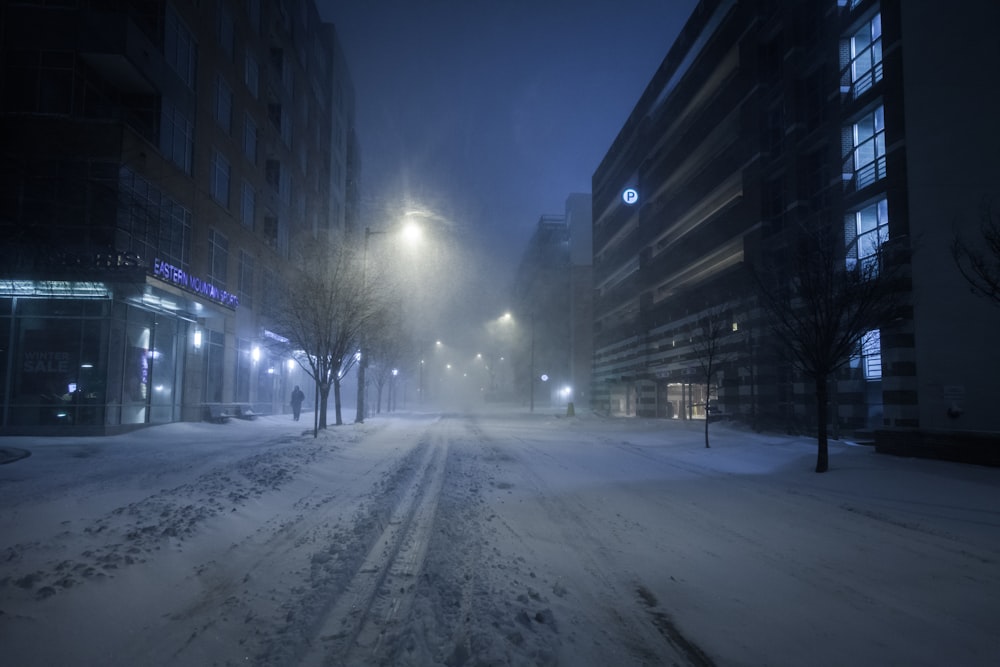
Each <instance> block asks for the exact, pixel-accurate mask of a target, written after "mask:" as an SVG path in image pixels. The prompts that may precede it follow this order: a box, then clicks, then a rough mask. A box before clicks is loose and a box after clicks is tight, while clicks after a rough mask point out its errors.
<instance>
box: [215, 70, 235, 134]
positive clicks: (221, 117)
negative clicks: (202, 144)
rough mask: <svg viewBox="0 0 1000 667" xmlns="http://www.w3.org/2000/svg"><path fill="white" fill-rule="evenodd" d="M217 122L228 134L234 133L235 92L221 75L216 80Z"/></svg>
mask: <svg viewBox="0 0 1000 667" xmlns="http://www.w3.org/2000/svg"><path fill="white" fill-rule="evenodd" d="M215 122H217V123H218V124H219V127H221V128H222V129H223V130H225V131H226V134H229V133H230V132H231V131H232V125H233V90H232V88H230V87H229V84H227V83H226V80H225V79H223V78H222V75H221V74H220V75H218V76H217V77H216V79H215Z"/></svg>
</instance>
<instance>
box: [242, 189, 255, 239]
mask: <svg viewBox="0 0 1000 667" xmlns="http://www.w3.org/2000/svg"><path fill="white" fill-rule="evenodd" d="M256 210H257V193H256V192H254V189H253V186H252V185H250V183H248V182H247V181H243V193H242V196H241V197H240V219H241V220H242V221H243V226H244V227H247V228H249V229H253V219H254V215H255V213H256Z"/></svg>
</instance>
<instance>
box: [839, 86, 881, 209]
mask: <svg viewBox="0 0 1000 667" xmlns="http://www.w3.org/2000/svg"><path fill="white" fill-rule="evenodd" d="M844 134H845V136H844V144H845V145H847V146H849V147H850V155H849V156H848V157H847V160H846V161H845V163H844V167H845V168H844V181H845V182H847V183H852V184H853V185H854V187H855V189H858V190H860V189H861V188H864V187H866V186H869V185H871V184H872V183H874V182H875V181H877V180H880V179H883V178H885V112H884V110H883V107H882V106H881V105H879V106H878V107H877V108H876V109H875V110H874V111H871V112H869V113H866V114H865V115H864V116H862V117H861V118H859V119H858V120H857V122H855V123H854V124H853V125H851V126H850V127H847V128H845V132H844Z"/></svg>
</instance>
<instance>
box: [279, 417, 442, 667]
mask: <svg viewBox="0 0 1000 667" xmlns="http://www.w3.org/2000/svg"><path fill="white" fill-rule="evenodd" d="M447 455H448V443H447V441H446V440H443V439H441V438H440V437H439V436H436V437H435V438H434V440H433V441H432V442H430V443H429V444H428V445H427V446H426V447H425V448H423V453H422V456H421V459H420V461H419V463H418V464H417V472H416V474H415V475H414V476H413V477H412V479H410V480H409V481H408V483H407V485H406V488H405V490H404V491H403V492H402V494H401V497H400V499H399V501H398V503H397V504H396V506H395V508H394V509H393V511H392V514H391V516H390V517H389V519H388V522H387V524H386V525H385V527H384V529H383V530H382V531H381V533H380V534H379V535H378V537H377V539H376V540H375V542H374V544H373V545H372V547H371V549H370V550H369V551H368V554H367V556H366V557H365V559H364V561H363V562H362V563H361V565H360V567H359V568H358V569H357V571H356V572H355V574H354V575H353V577H352V578H351V580H350V582H349V583H348V584H347V587H346V590H345V592H344V593H343V594H342V595H340V596H339V597H338V598H337V599H336V600H335V601H334V602H333V605H332V608H331V609H330V610H329V612H328V613H326V614H325V615H324V617H323V618H322V619H321V620H320V621H319V624H318V627H317V630H316V632H315V634H314V637H313V639H312V645H311V647H310V649H309V651H308V653H307V654H306V655H305V656H304V657H303V659H302V660H301V661H300V663H299V664H301V665H328V664H337V665H339V664H345V665H350V664H371V663H378V662H380V652H381V651H382V650H383V648H384V645H385V640H386V638H387V636H388V635H390V634H392V633H393V632H395V631H396V626H397V621H398V620H399V619H405V618H406V617H408V612H409V608H410V606H411V605H412V603H413V597H414V589H415V582H416V579H417V577H418V575H419V573H420V571H421V568H422V566H423V561H424V557H425V555H426V552H427V544H428V542H429V540H430V535H431V529H432V526H433V523H434V516H435V513H436V509H437V503H438V498H439V497H440V494H441V488H442V485H443V484H444V479H445V461H446V459H447Z"/></svg>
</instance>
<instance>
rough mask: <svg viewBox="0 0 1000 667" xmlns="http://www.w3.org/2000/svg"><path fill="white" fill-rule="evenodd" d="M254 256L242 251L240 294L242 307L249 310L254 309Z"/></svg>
mask: <svg viewBox="0 0 1000 667" xmlns="http://www.w3.org/2000/svg"><path fill="white" fill-rule="evenodd" d="M253 265H254V260H253V255H251V254H249V253H248V252H246V251H245V250H240V284H239V290H238V294H237V295H236V296H238V297H239V299H240V305H241V306H245V307H247V308H252V307H253V269H254V266H253Z"/></svg>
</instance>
